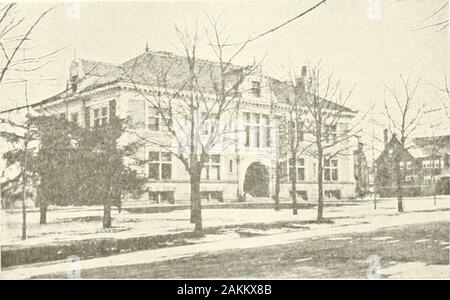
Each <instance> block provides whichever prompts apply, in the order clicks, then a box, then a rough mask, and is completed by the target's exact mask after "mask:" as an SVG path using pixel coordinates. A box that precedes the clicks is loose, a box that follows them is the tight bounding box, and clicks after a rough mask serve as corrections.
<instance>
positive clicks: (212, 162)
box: [202, 154, 220, 180]
mask: <svg viewBox="0 0 450 300" xmlns="http://www.w3.org/2000/svg"><path fill="white" fill-rule="evenodd" d="M202 179H205V180H220V155H218V154H213V155H208V157H207V158H206V160H205V164H204V165H203V170H202Z"/></svg>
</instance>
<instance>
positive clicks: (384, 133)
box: [383, 129, 388, 145]
mask: <svg viewBox="0 0 450 300" xmlns="http://www.w3.org/2000/svg"><path fill="white" fill-rule="evenodd" d="M383 135H384V145H387V143H388V130H387V129H384V130H383Z"/></svg>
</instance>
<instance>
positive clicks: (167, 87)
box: [131, 20, 258, 234]
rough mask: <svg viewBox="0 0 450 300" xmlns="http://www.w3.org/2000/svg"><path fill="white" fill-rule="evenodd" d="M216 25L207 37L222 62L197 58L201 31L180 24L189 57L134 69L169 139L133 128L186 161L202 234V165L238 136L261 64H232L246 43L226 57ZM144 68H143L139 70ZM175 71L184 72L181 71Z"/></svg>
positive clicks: (139, 87) (137, 83) (143, 63)
mask: <svg viewBox="0 0 450 300" xmlns="http://www.w3.org/2000/svg"><path fill="white" fill-rule="evenodd" d="M211 28H212V30H211V31H210V32H209V31H207V32H206V37H207V39H208V43H209V46H210V47H211V49H212V50H213V51H214V54H215V56H216V59H217V62H211V61H206V60H201V59H198V58H197V49H198V46H199V35H198V32H197V31H195V32H194V33H193V34H192V35H191V34H189V32H187V31H186V30H181V29H179V28H176V31H177V34H178V38H179V41H180V44H181V46H182V49H183V52H184V56H176V57H172V59H170V60H169V61H170V62H169V63H167V61H165V62H162V61H157V58H156V56H152V55H148V60H147V61H138V60H136V61H134V67H133V68H132V69H133V71H131V81H132V82H133V85H134V89H135V91H136V92H137V93H138V95H140V96H141V97H142V98H144V99H145V102H146V103H147V105H148V106H149V108H150V109H152V110H153V112H154V113H155V114H156V115H158V116H160V119H161V120H162V124H161V126H163V127H164V130H163V133H164V138H162V139H157V138H153V137H148V136H145V135H144V134H141V133H139V130H133V134H136V135H137V136H138V137H139V138H140V139H142V140H143V141H145V142H147V143H149V144H151V145H155V146H158V147H160V148H161V149H164V150H165V151H167V152H169V153H171V155H173V156H175V157H176V158H178V159H179V160H180V161H181V162H182V163H183V165H184V167H185V170H186V171H187V173H188V175H189V180H190V191H191V193H190V197H191V199H190V200H191V223H194V224H195V232H196V233H198V234H202V230H203V225H202V215H201V195H200V182H201V174H202V171H203V167H204V165H205V162H207V161H209V160H211V159H215V157H216V156H214V157H213V156H212V155H211V154H212V152H211V151H212V150H214V149H215V150H216V152H215V153H220V152H221V151H217V149H218V148H219V147H223V148H226V147H227V146H228V145H227V144H228V143H225V144H223V141H224V140H231V139H233V136H234V135H233V133H234V132H235V131H236V130H237V123H236V119H237V112H238V110H239V103H240V98H241V93H242V91H241V90H240V85H241V83H242V82H243V80H244V79H245V77H246V76H247V75H249V74H250V73H252V72H253V71H254V70H255V69H256V68H257V67H258V66H250V67H237V66H235V65H233V64H232V61H233V59H234V58H236V56H237V55H238V54H239V53H240V52H241V51H242V50H243V49H244V48H245V46H246V43H244V44H242V45H240V46H239V47H238V48H237V49H234V50H233V51H231V53H230V54H229V55H226V53H227V52H230V51H228V50H229V48H228V49H225V47H224V46H223V45H224V44H225V43H226V39H225V40H222V38H221V35H220V28H219V26H218V24H217V23H216V22H215V21H212V20H211ZM142 68H144V69H145V71H144V72H140V70H142ZM176 70H178V71H180V70H182V71H181V72H182V74H181V75H180V73H178V71H176ZM149 72H150V73H151V74H149ZM174 72H175V73H176V74H179V75H178V76H181V78H178V79H177V83H174V82H173V80H174V78H173V74H174ZM143 87H145V89H148V90H150V91H147V92H146V91H145V90H144V89H143ZM141 125H142V124H141ZM223 148H222V150H223ZM204 172H206V171H204ZM206 176H208V174H206Z"/></svg>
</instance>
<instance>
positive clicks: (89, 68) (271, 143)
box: [33, 49, 355, 204]
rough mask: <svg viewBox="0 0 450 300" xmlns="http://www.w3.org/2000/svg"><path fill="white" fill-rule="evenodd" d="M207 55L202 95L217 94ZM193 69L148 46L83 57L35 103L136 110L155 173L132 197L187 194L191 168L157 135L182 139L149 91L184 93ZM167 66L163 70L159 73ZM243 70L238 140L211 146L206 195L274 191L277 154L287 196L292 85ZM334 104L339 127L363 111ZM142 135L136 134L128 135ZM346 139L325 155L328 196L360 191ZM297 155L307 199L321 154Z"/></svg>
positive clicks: (90, 119)
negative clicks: (64, 84) (134, 53)
mask: <svg viewBox="0 0 450 300" xmlns="http://www.w3.org/2000/svg"><path fill="white" fill-rule="evenodd" d="M199 61H200V62H201V63H202V64H203V65H205V66H207V67H208V72H205V73H207V75H206V78H202V77H200V78H199V80H200V81H202V80H204V82H205V83H204V86H205V89H204V91H203V92H202V93H204V95H202V96H204V97H206V98H208V97H210V98H211V99H214V91H212V90H211V86H207V83H206V82H207V79H208V78H211V77H213V76H214V74H215V72H217V70H218V68H220V66H219V64H218V63H215V62H211V61H206V60H199ZM245 69H246V67H239V66H233V68H232V70H231V71H230V72H229V76H230V78H233V76H235V75H236V73H239V72H244V71H245ZM188 72H189V66H188V63H187V60H186V58H185V57H181V56H177V55H175V54H172V53H169V52H161V51H160V52H154V51H149V50H148V49H146V51H145V52H144V53H143V54H141V55H139V56H138V57H136V58H133V59H131V60H129V61H127V62H125V63H123V64H118V65H115V64H108V63H103V62H98V61H89V60H84V59H75V60H74V61H73V63H72V65H71V67H70V79H69V81H68V88H67V90H66V91H64V92H62V93H59V94H57V95H55V96H53V97H50V98H48V99H45V100H43V101H40V102H38V103H36V104H34V105H33V108H34V110H35V111H36V112H37V113H39V114H59V115H61V116H63V117H65V118H68V119H69V120H71V121H74V122H77V123H78V124H79V125H81V126H96V125H99V124H103V123H105V122H108V120H109V118H110V117H111V116H112V115H117V116H119V117H121V118H131V119H132V122H133V124H136V129H135V132H136V133H137V135H139V136H140V137H143V139H144V140H146V141H148V143H147V142H146V143H145V144H144V145H143V146H142V147H141V149H140V150H139V151H138V153H137V154H136V157H137V158H138V159H141V160H142V161H146V164H145V165H144V166H136V168H138V169H139V172H140V173H141V174H142V176H145V177H146V178H147V184H146V191H147V193H145V195H144V196H143V197H141V198H140V199H129V200H128V204H131V202H132V201H136V203H139V204H145V203H180V202H187V201H188V200H189V197H190V192H189V191H190V184H189V177H188V173H187V172H186V169H185V166H184V165H183V163H182V162H181V161H180V160H179V159H178V158H177V157H176V156H175V155H173V154H171V152H170V151H167V149H165V148H163V147H160V146H158V143H156V142H154V141H160V142H161V143H162V141H164V143H165V144H170V143H172V144H173V145H174V147H176V146H177V145H176V143H175V142H174V141H170V139H173V137H171V136H170V134H167V123H166V120H165V119H164V118H163V116H161V115H160V114H159V113H158V112H157V111H155V109H154V107H152V105H149V103H148V101H146V97H147V96H148V97H154V96H155V94H156V95H157V96H158V97H159V96H161V97H171V96H173V95H175V94H181V93H182V90H183V84H184V82H183V78H185V75H186V74H188ZM161 74H163V76H159V75H161ZM143 78H146V79H149V78H150V79H149V80H143ZM241 78H242V80H241V81H239V85H237V86H236V87H235V89H236V93H237V95H238V98H239V99H238V100H239V101H238V102H239V107H238V109H236V113H235V115H234V116H233V124H232V125H230V126H231V127H232V128H233V130H232V132H231V131H230V133H229V137H231V138H230V139H228V141H232V142H231V144H230V143H229V142H228V143H226V144H227V147H223V145H222V144H223V143H221V147H217V146H215V147H212V149H210V151H209V157H208V159H207V161H206V163H205V166H204V169H203V172H202V181H201V192H202V195H203V196H204V198H205V199H207V200H208V201H212V200H217V201H224V202H230V201H237V199H240V200H243V199H246V200H247V201H248V200H249V198H251V196H258V197H271V196H272V195H273V193H274V190H275V167H276V162H277V160H279V159H281V160H283V165H284V167H285V169H286V171H287V172H284V174H283V178H282V179H281V193H280V196H281V197H282V198H289V193H290V187H291V185H290V183H289V181H288V178H289V174H288V173H289V169H290V168H289V162H290V161H292V160H289V158H288V157H280V155H282V154H280V153H283V151H280V140H279V128H278V125H277V124H278V123H277V122H276V120H279V119H280V117H281V118H282V117H283V115H285V114H286V111H287V109H288V106H287V105H286V103H285V99H283V96H282V95H283V93H281V92H280V91H281V90H284V89H286V88H287V85H286V84H285V83H284V82H281V81H279V80H276V79H274V78H273V77H270V76H267V75H266V74H264V73H263V71H262V69H261V68H256V69H255V70H254V72H252V73H251V74H248V75H246V76H245V77H241ZM299 80H301V78H300V79H299ZM149 82H152V83H149ZM200 84H202V83H200ZM162 86H163V87H164V89H162V88H161V87H162ZM277 91H278V92H277ZM205 95H206V96H205ZM208 95H210V96H208ZM172 99H173V98H172ZM330 107H332V106H330ZM334 109H339V110H341V111H343V113H342V117H341V118H340V119H339V123H338V124H336V126H334V128H333V131H334V134H335V135H336V134H339V133H340V132H343V131H345V129H346V128H348V126H349V125H348V123H350V122H351V120H352V118H353V117H354V115H355V112H354V111H352V110H351V109H348V108H344V107H342V106H338V105H335V106H334ZM328 113H329V112H328ZM171 122H172V121H171ZM180 122H182V120H181V118H180V120H177V123H180ZM181 127H183V126H182V125H181ZM205 130H208V129H205ZM134 138H136V137H132V136H131V135H128V137H127V138H126V140H127V141H130V140H134ZM303 143H306V139H305V141H304V142H303ZM342 143H343V144H344V145H343V148H346V149H347V148H348V150H345V151H342V153H341V155H339V156H336V157H334V158H333V159H331V160H329V161H325V162H324V165H325V167H324V173H323V176H324V177H323V178H324V194H325V195H326V196H328V197H334V198H349V197H354V194H355V176H354V162H353V155H352V148H353V147H352V145H351V144H350V143H352V142H351V141H350V140H349V139H347V140H344V141H343V142H342ZM297 161H298V164H297V168H298V172H297V176H298V184H297V189H298V194H299V195H300V196H302V197H303V198H304V199H305V200H308V199H309V200H314V199H316V198H317V194H318V188H317V172H318V170H317V163H316V159H315V158H314V157H312V156H307V155H306V154H304V155H302V156H301V157H297Z"/></svg>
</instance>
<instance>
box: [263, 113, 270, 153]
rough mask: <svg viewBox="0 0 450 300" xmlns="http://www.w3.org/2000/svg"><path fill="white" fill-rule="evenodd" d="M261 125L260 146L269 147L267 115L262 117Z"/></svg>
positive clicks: (268, 121)
mask: <svg viewBox="0 0 450 300" xmlns="http://www.w3.org/2000/svg"><path fill="white" fill-rule="evenodd" d="M261 120H262V123H261V145H262V146H263V147H270V120H269V116H268V115H262V119H261Z"/></svg>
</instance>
